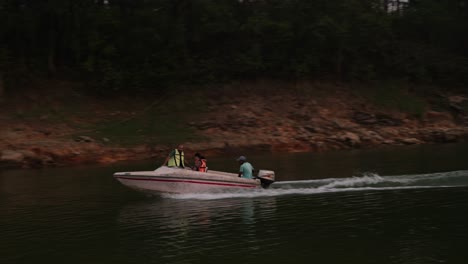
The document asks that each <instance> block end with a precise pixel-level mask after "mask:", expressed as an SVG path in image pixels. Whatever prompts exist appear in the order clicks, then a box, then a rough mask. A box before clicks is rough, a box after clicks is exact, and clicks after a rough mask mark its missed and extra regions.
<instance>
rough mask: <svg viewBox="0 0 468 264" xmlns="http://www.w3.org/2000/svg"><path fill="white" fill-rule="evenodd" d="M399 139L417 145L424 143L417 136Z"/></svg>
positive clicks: (407, 143)
mask: <svg viewBox="0 0 468 264" xmlns="http://www.w3.org/2000/svg"><path fill="white" fill-rule="evenodd" d="M399 141H400V142H401V143H403V144H406V145H415V144H421V143H423V142H422V141H421V140H419V139H417V138H403V139H400V140H399Z"/></svg>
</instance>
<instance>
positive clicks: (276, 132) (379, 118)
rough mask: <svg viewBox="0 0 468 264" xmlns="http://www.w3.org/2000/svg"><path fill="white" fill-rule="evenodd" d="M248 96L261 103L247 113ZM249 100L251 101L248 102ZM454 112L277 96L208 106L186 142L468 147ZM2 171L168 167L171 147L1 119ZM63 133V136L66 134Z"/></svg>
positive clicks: (466, 124) (233, 151) (454, 101)
mask: <svg viewBox="0 0 468 264" xmlns="http://www.w3.org/2000/svg"><path fill="white" fill-rule="evenodd" d="M246 96H252V101H253V102H254V103H252V104H248V105H245V104H244V103H243V102H244V101H243V100H245V99H246ZM247 99H249V98H247ZM446 99H447V102H448V105H449V106H450V107H449V108H447V109H443V110H439V111H435V110H433V109H432V108H431V107H430V105H428V107H427V110H426V111H425V112H424V113H423V115H422V116H419V117H415V116H413V115H410V114H408V113H404V112H399V111H394V110H391V111H382V110H381V109H379V108H377V107H375V106H372V105H369V103H368V101H366V99H363V98H359V97H353V96H350V95H349V94H347V93H346V92H342V93H341V95H340V96H335V95H334V96H331V95H330V96H322V97H320V98H319V99H317V97H316V96H302V95H297V94H296V95H295V94H290V93H286V94H276V95H268V96H263V97H258V96H257V97H255V95H248V94H240V95H239V97H233V98H232V100H229V102H228V103H226V102H225V103H220V102H219V101H216V100H215V97H210V98H209V99H207V106H206V107H207V113H206V114H204V118H203V120H198V121H189V122H186V124H185V125H186V127H187V128H191V129H194V130H195V131H196V133H197V135H199V136H200V140H192V141H189V142H181V143H184V144H185V145H186V149H187V151H186V152H187V155H192V154H193V153H194V152H197V151H200V152H203V153H204V154H205V155H206V156H216V155H233V156H235V155H237V154H238V153H240V152H242V151H244V152H249V151H250V152H251V151H255V152H323V151H328V150H338V149H355V148H376V147H380V146H385V145H415V144H433V143H452V142H465V141H468V118H467V113H468V111H467V109H465V108H466V105H468V99H467V98H465V97H462V96H452V97H448V96H447V97H446ZM0 121H2V123H3V125H2V128H1V129H0V136H1V137H0V147H1V148H0V168H3V169H5V168H42V167H53V166H70V165H76V164H96V163H113V162H118V161H131V160H144V159H153V160H156V161H157V160H161V162H162V160H163V159H164V156H165V155H167V153H168V151H169V150H170V149H171V148H172V147H173V146H172V145H168V144H160V145H151V146H150V145H146V144H141V145H134V146H132V147H116V146H113V145H112V144H111V143H112V142H109V140H108V139H106V138H100V139H97V138H92V137H90V136H88V135H86V134H83V135H82V136H77V137H74V138H67V137H61V136H60V133H63V131H72V130H73V128H70V127H67V128H65V127H60V126H58V127H54V128H51V127H44V126H42V125H41V122H38V123H35V124H33V123H31V122H28V123H22V122H19V121H15V122H12V121H11V119H8V120H7V119H6V118H4V119H0ZM59 131H60V132H59Z"/></svg>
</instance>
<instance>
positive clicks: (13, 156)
mask: <svg viewBox="0 0 468 264" xmlns="http://www.w3.org/2000/svg"><path fill="white" fill-rule="evenodd" d="M23 159H24V154H23V153H21V152H20V151H15V150H9V149H6V150H3V151H2V152H1V155H0V162H10V163H21V162H22V161H23Z"/></svg>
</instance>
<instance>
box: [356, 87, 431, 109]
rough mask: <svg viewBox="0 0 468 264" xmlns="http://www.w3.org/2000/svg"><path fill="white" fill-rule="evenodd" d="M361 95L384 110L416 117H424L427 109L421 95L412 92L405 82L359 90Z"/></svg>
mask: <svg viewBox="0 0 468 264" xmlns="http://www.w3.org/2000/svg"><path fill="white" fill-rule="evenodd" d="M359 93H360V95H363V96H365V97H366V98H367V99H368V100H369V101H370V102H372V103H373V104H374V105H375V106H377V107H380V108H382V109H384V110H390V111H392V110H395V111H400V112H404V113H408V114H410V115H413V116H416V117H422V116H423V114H424V112H425V110H426V107H427V106H426V102H425V101H424V100H423V99H422V97H421V95H420V94H414V93H413V92H411V91H410V88H409V86H408V84H407V83H404V82H386V83H379V84H377V85H375V86H372V87H367V89H364V90H363V89H359Z"/></svg>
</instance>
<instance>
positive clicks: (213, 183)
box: [114, 166, 275, 193]
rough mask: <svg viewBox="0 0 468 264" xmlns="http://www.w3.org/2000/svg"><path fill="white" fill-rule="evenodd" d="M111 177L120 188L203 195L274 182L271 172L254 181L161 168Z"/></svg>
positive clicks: (224, 175)
mask: <svg viewBox="0 0 468 264" xmlns="http://www.w3.org/2000/svg"><path fill="white" fill-rule="evenodd" d="M114 177H115V178H116V179H117V180H118V181H120V182H121V183H122V184H123V185H125V186H128V187H130V188H132V189H136V190H139V191H143V192H149V193H206V192H218V191H225V190H248V189H261V188H268V187H269V186H270V184H272V183H273V182H274V181H275V173H274V171H271V170H259V172H258V176H256V177H255V178H254V179H246V178H240V177H239V176H238V174H235V173H228V172H222V171H214V170H208V171H207V172H199V171H194V170H191V169H189V168H178V167H167V166H161V167H159V168H157V169H156V170H154V171H132V172H116V173H114Z"/></svg>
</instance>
